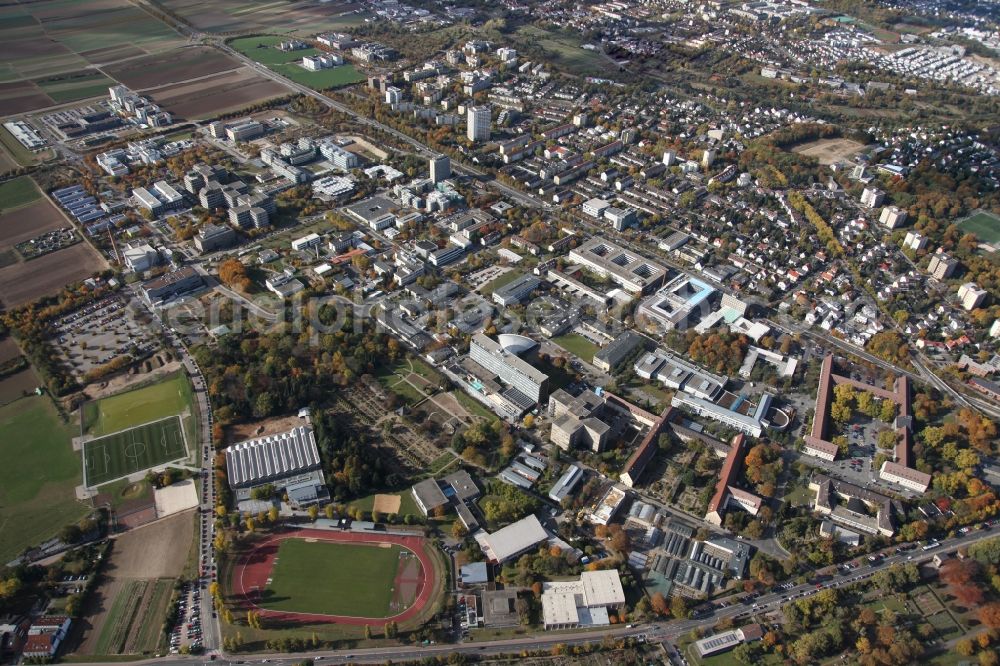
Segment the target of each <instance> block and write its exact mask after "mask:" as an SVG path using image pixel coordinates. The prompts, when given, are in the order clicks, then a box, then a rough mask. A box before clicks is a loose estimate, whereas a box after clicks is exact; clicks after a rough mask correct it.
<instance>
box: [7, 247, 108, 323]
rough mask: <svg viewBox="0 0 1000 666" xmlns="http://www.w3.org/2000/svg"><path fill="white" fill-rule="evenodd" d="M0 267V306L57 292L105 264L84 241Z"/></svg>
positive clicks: (9, 306)
mask: <svg viewBox="0 0 1000 666" xmlns="http://www.w3.org/2000/svg"><path fill="white" fill-rule="evenodd" d="M0 265H2V266H3V267H2V268H0V306H2V307H7V308H11V307H17V306H19V305H24V304H25V303H31V302H33V301H36V300H38V299H39V298H41V297H42V296H49V295H52V294H56V293H58V292H59V291H60V290H61V289H62V288H63V287H65V286H66V285H67V284H71V283H73V282H79V281H81V280H83V279H85V278H88V277H90V275H91V274H92V273H95V272H97V271H101V270H104V269H105V268H106V267H107V264H106V263H105V261H104V259H103V258H101V256H100V255H99V254H97V252H96V251H95V250H94V249H93V248H92V247H90V245H88V244H87V243H77V244H76V245H72V246H70V247H67V248H64V249H62V250H59V251H58V252H50V253H49V254H46V255H43V256H41V257H39V258H37V259H32V260H31V261H25V262H21V263H14V264H12V265H3V263H2V262H0Z"/></svg>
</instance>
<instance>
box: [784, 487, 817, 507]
mask: <svg viewBox="0 0 1000 666" xmlns="http://www.w3.org/2000/svg"><path fill="white" fill-rule="evenodd" d="M813 496H814V493H813V492H812V491H810V490H809V488H807V487H805V486H798V487H796V488H795V490H793V491H792V492H790V493H788V494H787V495H785V500H787V501H788V503H789V504H791V505H792V506H806V505H808V504H810V503H811V502H812V498H813Z"/></svg>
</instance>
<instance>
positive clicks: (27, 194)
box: [0, 130, 42, 213]
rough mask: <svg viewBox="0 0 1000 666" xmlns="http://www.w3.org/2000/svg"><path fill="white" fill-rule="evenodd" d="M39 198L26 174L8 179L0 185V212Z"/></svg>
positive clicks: (35, 186) (35, 187)
mask: <svg viewBox="0 0 1000 666" xmlns="http://www.w3.org/2000/svg"><path fill="white" fill-rule="evenodd" d="M4 131H5V132H6V131H7V130H4ZM41 198H42V193H41V191H40V190H39V189H38V186H37V185H35V181H33V180H31V178H29V177H28V176H21V177H20V178H15V179H14V180H8V181H7V182H6V183H3V184H2V185H0V213H6V212H7V211H9V210H14V209H15V208H21V207H22V206H27V205H28V204H30V203H32V202H34V201H38V200H39V199H41Z"/></svg>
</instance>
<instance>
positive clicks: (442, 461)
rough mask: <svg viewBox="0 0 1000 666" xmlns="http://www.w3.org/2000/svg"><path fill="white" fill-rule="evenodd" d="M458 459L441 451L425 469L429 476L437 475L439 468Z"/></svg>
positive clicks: (443, 467)
mask: <svg viewBox="0 0 1000 666" xmlns="http://www.w3.org/2000/svg"><path fill="white" fill-rule="evenodd" d="M456 460H458V459H457V458H456V457H455V456H453V455H451V454H450V453H442V454H441V455H439V456H438V457H437V458H435V459H434V460H432V461H431V464H430V467H428V469H427V471H428V473H430V475H431V476H437V475H438V474H440V473H441V470H443V469H445V468H447V467H448V466H449V465H452V464H454V462H455V461H456ZM400 510H402V505H400Z"/></svg>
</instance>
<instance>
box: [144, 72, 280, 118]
mask: <svg viewBox="0 0 1000 666" xmlns="http://www.w3.org/2000/svg"><path fill="white" fill-rule="evenodd" d="M291 92H292V91H291V89H290V88H287V87H285V86H284V85H282V84H280V83H278V82H277V81H272V80H271V79H268V78H265V77H263V76H261V75H260V74H258V73H256V72H254V71H253V70H252V69H250V68H249V67H242V68H240V69H237V70H233V71H226V72H221V73H219V74H215V75H214V76H209V77H206V78H204V79H199V80H197V81H191V82H188V83H183V82H182V83H174V84H169V85H166V86H163V87H161V88H157V89H156V90H153V91H150V92H149V96H150V97H151V98H152V99H153V100H154V101H155V102H156V103H157V104H159V105H160V106H162V107H163V108H165V109H167V110H169V111H170V112H171V113H172V114H173V115H174V116H175V118H176V119H177V120H196V119H199V118H204V117H207V116H214V115H217V114H219V113H223V112H225V111H231V110H234V109H239V108H242V107H244V106H247V105H249V104H253V103H256V102H261V101H264V100H266V99H270V98H272V97H279V96H281V95H287V94H289V93H291Z"/></svg>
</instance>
